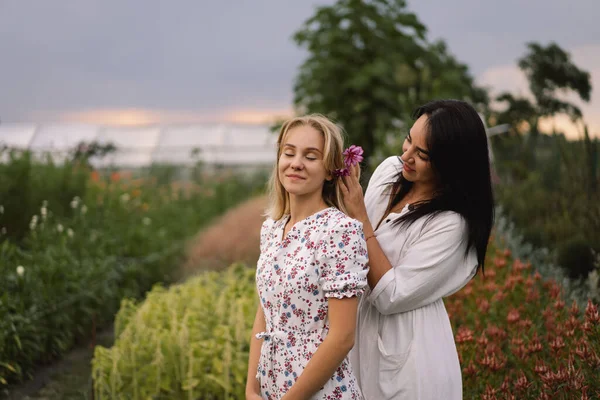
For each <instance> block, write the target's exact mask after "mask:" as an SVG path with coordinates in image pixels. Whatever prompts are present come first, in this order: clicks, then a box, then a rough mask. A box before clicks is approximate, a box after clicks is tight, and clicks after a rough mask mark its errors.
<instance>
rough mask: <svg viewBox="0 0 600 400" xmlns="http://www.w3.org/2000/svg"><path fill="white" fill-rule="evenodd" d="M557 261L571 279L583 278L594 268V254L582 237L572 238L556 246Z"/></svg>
mask: <svg viewBox="0 0 600 400" xmlns="http://www.w3.org/2000/svg"><path fill="white" fill-rule="evenodd" d="M557 261H558V264H559V265H560V266H561V267H563V268H564V269H565V271H567V273H568V275H569V277H570V278H572V279H580V278H585V277H587V276H588V274H589V273H590V272H592V271H593V270H594V261H595V259H594V254H593V253H592V248H591V246H590V245H589V243H588V242H587V241H586V240H584V239H573V240H570V241H568V242H566V243H564V244H562V245H561V246H560V247H559V248H558V257H557Z"/></svg>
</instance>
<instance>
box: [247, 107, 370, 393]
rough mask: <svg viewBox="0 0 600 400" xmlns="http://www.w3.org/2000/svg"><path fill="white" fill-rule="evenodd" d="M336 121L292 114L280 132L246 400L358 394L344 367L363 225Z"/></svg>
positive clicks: (361, 264) (362, 273) (359, 287)
mask: <svg viewBox="0 0 600 400" xmlns="http://www.w3.org/2000/svg"><path fill="white" fill-rule="evenodd" d="M342 150H343V139H342V132H341V130H340V128H339V127H338V126H337V125H336V124H334V123H332V122H331V121H330V120H328V119H327V118H325V117H323V116H321V115H308V116H304V117H298V118H293V119H291V120H289V121H287V122H286V123H284V124H283V126H282V128H281V130H280V132H279V138H278V140H277V163H276V165H275V167H274V169H273V174H272V176H271V181H270V189H269V196H270V208H269V210H268V218H267V219H266V221H265V222H264V223H263V226H262V229H261V240H260V250H261V255H260V258H259V261H258V265H257V270H256V283H257V289H258V295H259V300H260V305H259V307H258V310H257V312H256V318H255V321H254V327H253V329H252V337H251V343H250V357H249V363H248V378H247V384H246V398H247V399H255V400H258V399H273V400H274V399H285V400H293V399H311V398H312V399H329V398H331V399H334V398H335V399H362V398H363V397H362V395H361V392H360V389H359V388H358V385H357V383H356V378H355V377H354V374H353V372H352V370H351V368H350V364H349V361H348V358H347V356H348V352H349V351H350V349H351V348H352V347H353V345H354V335H355V326H356V313H357V307H358V296H360V295H361V294H362V292H363V289H364V288H365V287H366V284H367V281H366V275H367V265H366V264H367V258H366V254H367V252H366V243H365V239H364V236H363V230H362V224H361V223H359V222H358V221H356V220H354V219H351V218H349V217H348V216H347V215H346V214H345V213H344V211H345V207H344V203H343V201H342V197H341V189H340V185H341V184H342V182H341V179H340V178H339V177H337V174H336V171H337V170H341V169H343V168H344V159H343V155H342Z"/></svg>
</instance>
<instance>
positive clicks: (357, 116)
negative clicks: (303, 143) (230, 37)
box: [294, 0, 488, 158]
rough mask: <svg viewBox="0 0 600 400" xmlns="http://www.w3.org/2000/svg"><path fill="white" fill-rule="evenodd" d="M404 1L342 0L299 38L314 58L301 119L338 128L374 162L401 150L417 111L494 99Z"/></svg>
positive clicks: (298, 85)
mask: <svg viewBox="0 0 600 400" xmlns="http://www.w3.org/2000/svg"><path fill="white" fill-rule="evenodd" d="M426 33H427V28H426V27H425V25H423V24H422V23H421V22H420V21H419V19H418V18H417V16H416V15H415V14H414V13H411V12H409V11H407V9H406V2H405V1H404V0H371V1H367V0H339V1H338V2H337V3H336V4H335V5H333V6H324V7H319V8H317V10H316V13H315V15H314V16H312V17H311V18H310V19H308V20H307V21H306V22H305V23H304V24H303V26H302V27H301V28H300V29H299V30H298V31H297V32H296V33H295V35H294V39H295V41H296V43H297V44H298V45H299V46H301V47H305V48H307V50H308V51H309V57H308V59H307V60H306V61H305V62H304V64H303V65H302V66H301V68H300V71H299V74H298V76H297V78H296V82H295V86H294V91H295V99H294V103H295V105H296V107H297V109H298V111H299V113H309V112H319V113H322V114H326V115H328V116H329V117H332V118H334V119H335V120H336V121H338V122H339V123H340V124H341V125H342V126H343V127H344V129H345V130H346V132H347V134H348V138H349V141H350V143H352V144H356V145H360V146H362V147H363V149H364V150H365V154H366V156H367V158H368V157H371V156H373V155H375V156H376V157H375V158H381V157H383V156H385V155H387V154H390V153H393V152H396V151H397V150H398V146H399V143H401V141H400V140H399V138H400V135H399V133H398V131H399V130H400V129H402V128H403V127H405V126H406V124H407V123H408V121H409V117H410V113H411V112H412V110H413V109H414V108H415V106H417V105H420V104H422V103H424V102H426V101H428V100H431V99H433V98H440V97H454V98H463V99H468V100H470V101H472V102H475V103H477V104H478V105H479V106H480V107H485V106H487V103H488V97H487V92H486V91H485V90H483V89H481V88H477V87H476V86H475V85H474V84H473V78H472V77H471V76H470V74H469V72H468V68H467V67H466V66H465V65H463V64H461V63H460V62H458V61H457V60H456V59H455V58H454V57H453V56H452V55H451V54H449V52H448V50H447V47H446V45H445V44H444V42H442V41H438V42H436V43H429V42H428V41H427V39H426Z"/></svg>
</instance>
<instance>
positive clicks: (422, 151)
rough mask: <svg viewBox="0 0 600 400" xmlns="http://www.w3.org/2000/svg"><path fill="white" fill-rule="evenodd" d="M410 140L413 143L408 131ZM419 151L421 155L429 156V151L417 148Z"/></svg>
mask: <svg viewBox="0 0 600 400" xmlns="http://www.w3.org/2000/svg"><path fill="white" fill-rule="evenodd" d="M408 139H409V140H411V141H412V138H411V137H410V131H408ZM417 150H419V151H420V152H421V153H425V154H427V155H429V151H427V150H425V149H422V148H420V147H417Z"/></svg>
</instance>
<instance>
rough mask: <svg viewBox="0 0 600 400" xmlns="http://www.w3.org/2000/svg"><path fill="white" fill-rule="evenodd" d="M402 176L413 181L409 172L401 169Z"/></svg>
mask: <svg viewBox="0 0 600 400" xmlns="http://www.w3.org/2000/svg"><path fill="white" fill-rule="evenodd" d="M402 176H403V177H404V179H406V180H407V181H409V182H412V181H413V178H412V177H411V174H410V173H408V172H407V171H402Z"/></svg>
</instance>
